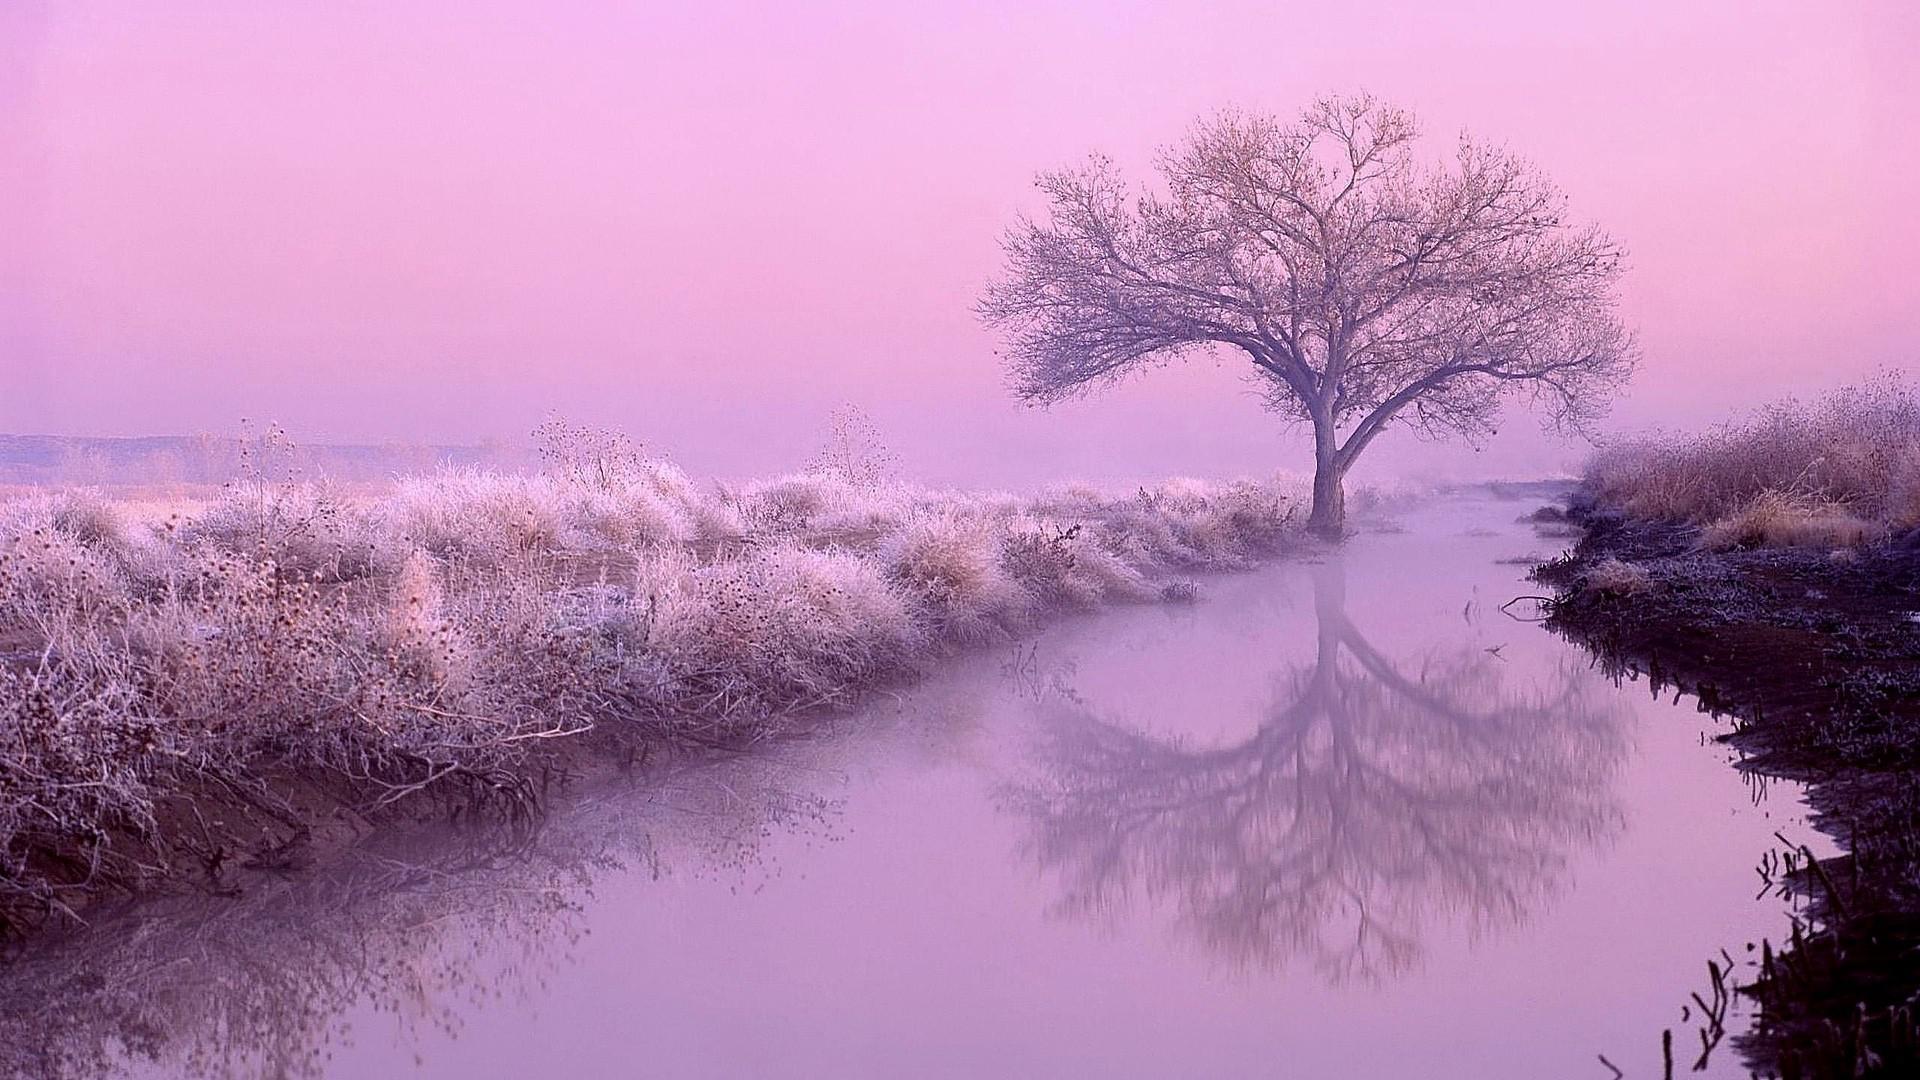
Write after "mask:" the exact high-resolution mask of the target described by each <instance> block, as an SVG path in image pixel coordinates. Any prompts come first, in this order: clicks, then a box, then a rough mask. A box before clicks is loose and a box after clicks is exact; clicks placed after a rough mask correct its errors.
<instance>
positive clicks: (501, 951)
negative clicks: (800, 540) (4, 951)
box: [0, 754, 837, 1080]
mask: <svg viewBox="0 0 1920 1080" xmlns="http://www.w3.org/2000/svg"><path fill="white" fill-rule="evenodd" d="M805 764H806V763H805V761H804V760H801V761H786V760H783V759H782V758H781V756H780V755H778V754H766V755H737V756H729V757H727V758H726V759H725V760H723V761H715V760H713V759H712V758H711V757H707V756H700V755H695V756H692V757H689V758H685V759H679V760H676V762H675V763H674V764H673V765H671V766H663V767H660V768H655V769H651V770H649V771H648V772H647V773H646V774H645V775H644V776H642V777H636V778H634V779H635V780H636V781H644V783H645V784H646V792H645V795H646V797H644V798H640V797H636V795H635V793H634V792H631V791H626V790H622V789H621V787H622V786H624V785H621V786H614V787H611V788H608V789H597V790H595V791H593V792H590V793H585V794H584V795H583V797H582V798H581V799H580V800H578V801H577V803H576V805H574V806H572V807H570V808H569V810H568V811H567V812H565V813H562V814H558V815H555V816H554V817H553V818H552V819H549V820H548V821H546V822H545V823H543V826H542V827H541V828H540V829H538V830H527V831H520V832H515V831H511V830H503V829H477V830H458V831H454V832H453V833H452V834H451V835H449V834H448V832H447V831H446V830H439V829H431V830H426V831H425V833H424V835H417V836H411V837H407V838H405V839H404V841H403V840H402V838H399V837H394V836H388V837H382V838H380V840H381V842H379V843H369V844H366V845H363V846H362V847H360V848H358V849H355V850H353V851H351V852H349V853H346V854H345V855H344V856H343V857H342V858H341V859H340V860H338V861H337V862H336V864H335V865H332V866H330V867H328V868H327V869H326V870H325V871H323V872H319V873H315V874H311V875H303V876H300V877H298V878H285V879H263V880H262V882H260V883H259V884H258V885H257V886H256V887H255V888H253V889H252V890H250V891H249V893H248V895H247V896H246V897H245V898H243V899H240V900H237V901H236V900H230V899H226V898H219V897H207V896H198V897H195V896H175V897H169V898H165V899H161V900H157V901H155V902H154V903H153V904H151V905H148V906H144V907H142V908H141V909H139V910H138V911H136V912H131V913H127V914H125V915H124V916H121V917H108V918H106V919H103V920H102V921H100V922H98V923H97V924H96V925H95V926H93V927H91V928H89V929H88V931H87V932H85V933H84V934H81V935H78V936H76V937H75V938H74V939H71V940H65V941H58V942H44V943H35V944H34V945H33V946H30V947H27V948H25V949H23V950H22V952H21V953H20V954H19V955H17V956H14V957H10V958H9V961H8V963H6V964H4V965H0V1075H4V1076H15V1075H17V1076H21V1077H34V1078H36V1080H86V1078H92V1077H109V1076H120V1075H124V1074H125V1073H126V1072H127V1071H129V1065H130V1064H133V1063H142V1064H146V1065H148V1066H149V1069H148V1070H146V1071H147V1072H148V1073H150V1074H151V1075H166V1076H194V1077H207V1078H229V1077H230V1078H235V1080H238V1078H241V1077H257V1076H272V1077H281V1078H287V1080H297V1078H303V1077H314V1076H320V1075H324V1074H327V1073H328V1072H329V1067H328V1066H329V1064H330V1060H329V1059H330V1056H331V1052H332V1051H333V1049H335V1048H336V1046H337V1045H338V1044H340V1043H342V1042H345V1041H347V1040H348V1039H350V1038H351V1037H352V1036H353V1034H354V1033H353V1032H352V1031H350V1030H349V1024H350V1021H351V1019H352V1017H353V1016H354V1015H356V1014H364V1013H365V1012H366V1011H367V1010H369V1009H372V1010H377V1011H378V1012H379V1013H381V1014H383V1015H384V1016H385V1017H387V1018H390V1021H391V1025H392V1029H393V1030H394V1032H395V1035H396V1037H397V1039H398V1040H399V1042H400V1045H399V1046H397V1047H396V1048H395V1050H394V1054H393V1060H395V1061H399V1060H405V1059H406V1058H407V1057H408V1056H410V1054H411V1053H412V1052H415V1051H418V1050H420V1049H422V1048H423V1045H424V1044H429V1043H432V1042H435V1041H438V1039H437V1036H439V1035H442V1034H446V1035H457V1034H458V1033H459V1032H460V1030H461V1028H462V1027H463V1026H464V1025H465V1024H466V1023H467V1022H468V1021H469V1020H470V1019H472V1018H473V1017H474V1016H475V1015H476V1014H477V1013H479V1012H480V1011H481V1010H483V1009H484V1008H486V1007H487V1006H488V1005H489V1004H490V1003H492V1002H494V1001H497V1000H499V999H502V998H505V999H508V1000H511V999H512V998H513V997H514V996H515V995H516V994H519V993H522V992H526V991H529V990H533V989H535V988H537V987H538V986H540V984H541V983H542V982H543V981H544V979H545V978H546V977H547V975H548V974H549V973H551V972H554V971H556V970H558V969H559V968H560V967H561V966H562V965H564V964H565V963H567V962H568V960H569V958H570V955H571V954H572V953H573V951H574V950H575V948H576V947H577V945H578V943H579V942H580V940H581V939H582V938H583V936H584V935H585V934H586V933H587V930H588V927H587V919H586V918H585V916H584V915H583V910H584V907H585V902H586V900H587V898H588V897H590V896H591V894H592V891H593V889H594V887H595V885H596V883H598V882H601V881H602V880H604V879H605V878H606V877H607V876H608V875H609V874H617V873H625V874H630V875H650V876H653V877H656V878H657V877H660V876H662V875H667V874H686V875H696V874H698V875H714V876H719V877H722V878H725V879H732V878H734V877H736V876H737V877H739V878H741V879H742V880H743V881H744V880H747V879H749V878H751V877H752V876H756V875H759V874H762V873H766V872H770V871H769V870H768V869H767V868H766V867H765V866H763V865H762V864H761V863H760V862H759V861H758V860H759V859H760V858H761V857H762V855H761V851H760V846H761V845H762V844H763V843H764V841H765V840H766V838H767V837H769V836H771V835H774V834H776V833H793V834H798V835H801V836H817V835H830V834H831V830H832V829H833V828H834V825H835V820H836V819H835V814H836V812H837V808H836V805H835V804H834V803H833V802H831V801H830V800H828V799H826V798H823V797H822V796H820V795H817V794H813V793H811V792H810V791H809V790H807V787H806V786H805V782H811V781H812V780H813V779H815V778H814V777H812V776H810V775H809V772H810V770H804V767H805ZM803 770H804V771H803ZM376 1034H377V1033H376ZM363 1037H364V1036H363Z"/></svg>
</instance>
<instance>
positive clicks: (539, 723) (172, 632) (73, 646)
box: [0, 429, 1298, 931]
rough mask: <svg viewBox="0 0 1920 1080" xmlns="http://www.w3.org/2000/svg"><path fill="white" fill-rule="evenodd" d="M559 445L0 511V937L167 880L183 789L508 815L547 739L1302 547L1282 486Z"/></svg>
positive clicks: (1160, 596)
mask: <svg viewBox="0 0 1920 1080" xmlns="http://www.w3.org/2000/svg"><path fill="white" fill-rule="evenodd" d="M550 435H551V436H552V439H551V441H552V442H553V443H555V445H556V446H557V449H556V450H555V451H554V453H553V455H551V456H550V465H549V467H548V468H547V469H546V470H545V471H543V472H541V473H539V474H535V475H516V474H506V473H495V472H486V471H463V470H446V471H441V472H436V473H432V474H429V475H424V476H414V477H407V478H402V479H399V480H396V481H395V482H393V483H392V484H391V485H390V486H389V487H388V488H387V489H386V490H385V491H384V492H382V493H381V494H378V495H369V494H366V493H360V494H353V495H349V494H346V493H342V492H340V491H335V490H332V489H330V488H329V487H328V486H327V485H325V484H324V483H320V482H316V481H307V480H301V479H298V478H285V479H277V480H276V479H272V478H269V477H266V476H262V475H254V476H250V477H248V478H246V479H244V480H243V481H241V482H238V483H235V484H233V485H231V486H230V487H229V488H228V489H227V490H225V491H224V492H222V493H221V494H220V495H219V496H218V497H217V498H214V499H211V500H209V501H206V502H204V503H202V504H199V505H197V506H194V507H192V508H189V509H188V510H187V511H186V512H184V513H181V514H173V515H164V516H163V515H157V514H150V513H149V514H140V513H132V512H129V510H128V509H127V508H126V507H125V506H123V505H121V504H118V503H115V502H114V501H112V500H110V499H107V498H105V497H104V496H102V495H100V494H99V493H98V492H93V491H86V490H65V491H55V492H48V493H44V494H39V495H34V496H31V497H22V498H15V499H12V500H9V501H6V502H0V931H4V930H5V929H6V926H7V925H9V924H13V923H17V922H19V921H20V920H22V919H24V918H27V917H28V914H29V913H30V912H31V911H38V912H40V913H41V914H44V912H45V911H46V910H48V909H49V908H50V907H51V906H55V905H58V904H59V903H61V902H62V897H63V896H70V895H79V894H84V893H86V892H88V891H90V890H98V889H99V888H101V887H104V886H105V885H111V884H127V885H129V886H132V885H135V884H137V883H139V882H141V881H143V880H147V879H149V878H151V877H154V876H164V875H165V874H166V873H167V872H168V871H167V867H168V865H169V860H170V859H176V858H178V857H179V854H180V848H179V847H178V846H177V838H175V837H172V836H171V834H169V832H168V826H167V824H166V819H165V815H164V814H161V813H160V812H159V810H158V808H159V807H160V806H162V805H163V804H164V803H165V802H166V800H168V799H169V798H171V797H173V796H175V795H179V794H181V793H190V792H193V791H207V790H217V791H220V792H222V793H223V795H222V797H223V798H229V799H243V800H246V801H248V802H249V804H250V805H252V806H254V807H255V808H256V809H259V810H260V812H262V813H265V814H267V815H269V816H273V815H281V816H282V817H283V818H284V817H286V816H288V815H294V816H295V817H297V814H296V813H295V811H294V810H293V809H292V808H291V806H290V804H288V803H287V802H286V801H285V796H284V790H283V789H284V782H285V780H286V778H288V777H302V778H306V780H307V781H308V782H319V783H323V784H324V785H325V786H326V789H327V790H330V791H334V792H337V793H343V794H342V795H341V797H343V798H348V799H349V800H351V801H353V802H355V803H356V804H358V805H361V806H362V807H363V808H365V807H367V806H370V805H371V806H378V805H387V804H391V803H394V802H397V801H399V800H401V799H403V798H407V797H409V796H412V795H414V794H416V793H419V792H427V791H433V792H440V793H443V794H448V795H449V796H450V797H451V796H453V795H455V794H457V795H458V796H459V797H460V798H462V799H464V800H468V801H473V800H483V801H490V802H491V803H492V804H493V805H497V806H500V807H504V808H509V810H510V812H521V811H523V810H524V809H525V808H526V807H527V806H528V805H530V803H531V801H532V798H533V795H532V789H531V788H530V787H529V785H528V781H527V780H526V779H525V778H526V776H527V775H528V769H527V765H528V762H529V755H530V754H532V753H533V752H535V751H536V750H537V749H538V748H540V747H546V746H552V745H555V743H554V740H555V739H558V738H563V737H568V736H576V735H584V734H586V733H588V732H592V731H598V732H600V733H602V734H604V735H616V734H624V735H627V736H631V737H638V738H648V737H673V736H677V735H687V736H693V737H698V738H700V739H703V740H705V739H712V738H716V737H723V736H747V735H751V734H755V733H759V732H763V731H766V730H769V725H770V724H771V723H772V722H773V721H775V720H777V719H778V718H779V717H782V716H786V715H790V714H792V713H793V712H795V711H796V710H801V709H806V708H809V707H814V706H818V705H823V704H837V703H844V702H846V701H848V700H850V699H852V698H853V697H855V696H857V695H858V694H859V693H860V692H861V691H862V690H863V689H865V688H869V687H871V686H873V685H875V684H876V683H880V682H884V681H886V680H890V679H898V678H901V677H905V676H909V675H911V674H913V673H914V672H916V671H918V670H919V669H920V668H921V667H922V666H924V665H925V664H926V663H928V662H929V661H931V660H932V659H934V658H936V657H938V656H939V655H941V654H942V653H943V652H946V651H949V650H952V649H955V648H959V647H964V646H967V645H969V644H973V643H978V642H982V641H986V640H991V639H994V638H996V637H1001V636H1005V635H1008V634H1011V633H1015V632H1018V631H1020V630H1021V629H1022V628H1025V627H1027V626H1030V625H1032V624H1034V623H1036V622H1037V621H1039V620H1042V619H1044V618H1045V617H1047V616H1048V614H1049V613H1052V612H1058V611H1065V610H1079V609H1087V608H1092V607H1097V606H1100V605H1104V604H1116V603H1130V602H1137V601H1158V600H1186V599H1191V598H1192V596H1193V595H1194V594H1193V589H1192V586H1191V584H1190V583H1189V582H1188V581H1187V580H1186V579H1187V577H1188V576H1190V575H1192V574H1194V573H1196V572H1201V571H1209V570H1223V569H1234V568H1240V567H1245V566H1248V565H1250V564H1252V563H1253V562H1254V561H1256V560H1258V559H1261V558H1263V557H1267V556H1271V555H1273V554H1275V553H1277V552H1279V551H1280V550H1282V548H1284V547H1285V546H1286V545H1287V544H1289V543H1290V542H1291V541H1292V538H1293V536H1294V535H1295V534H1294V526H1293V513H1292V511H1293V507H1294V506H1295V505H1296V500H1297V498H1298V494H1297V491H1296V489H1295V487H1294V486H1293V485H1292V484H1291V483H1290V482H1288V481H1286V480H1279V479H1276V480H1270V481H1241V482H1236V483H1230V484H1211V483H1205V482H1201V481H1192V480H1181V481H1175V482H1170V483H1168V484H1165V485H1161V486H1159V487H1157V488H1146V489H1139V490H1136V491H1130V492H1119V493H1106V492H1101V491H1098V490H1095V489H1087V488H1081V489H1071V490H1065V491H1059V492H1052V493H1046V494H1041V495H1034V496H1018V495H1009V494H1005V493H987V494H978V495H976V494H970V493H965V492H955V491H930V490H927V489H923V488H919V487H915V486H912V485H909V484H905V483H901V482H898V481H896V480H893V479H891V478H889V477H886V476H884V475H882V474H880V473H877V472H874V471H872V470H865V471H862V470H859V469H853V468H851V467H845V468H841V467H836V468H824V467H823V468H818V469H815V470H813V471H810V472H807V473H801V474H796V475H793V476H787V477H781V478H777V479H774V480H771V481H767V482H763V483H755V484H746V485H741V486H738V487H725V486H718V485H702V484H697V483H695V482H693V481H691V480H689V479H688V478H687V477H686V475H685V474H684V473H682V472H681V471H680V470H679V469H677V468H675V467H674V466H672V465H671V464H668V463H666V462H662V461H658V460H653V459H650V458H647V457H644V456H642V455H641V454H640V453H639V452H638V451H637V449H635V448H633V447H632V446H630V445H629V444H626V443H624V442H622V441H617V440H616V441H604V440H597V439H595V438H594V437H592V436H591V435H590V434H583V433H582V432H580V431H577V430H574V429H555V430H554V431H552V432H550ZM842 464H843V465H844V464H845V463H844V462H842ZM514 808H518V809H514Z"/></svg>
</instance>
